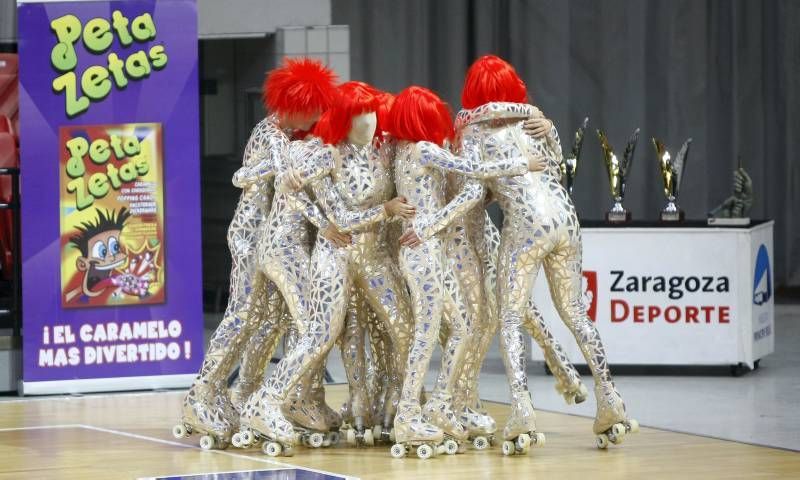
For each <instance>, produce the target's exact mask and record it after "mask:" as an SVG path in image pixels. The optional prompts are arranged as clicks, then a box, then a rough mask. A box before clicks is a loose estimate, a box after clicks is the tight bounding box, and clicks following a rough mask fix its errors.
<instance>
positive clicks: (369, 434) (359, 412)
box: [341, 389, 375, 447]
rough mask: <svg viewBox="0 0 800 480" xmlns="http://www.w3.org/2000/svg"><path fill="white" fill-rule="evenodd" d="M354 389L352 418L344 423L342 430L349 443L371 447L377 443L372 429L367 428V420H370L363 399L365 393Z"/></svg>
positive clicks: (351, 406) (351, 408)
mask: <svg viewBox="0 0 800 480" xmlns="http://www.w3.org/2000/svg"><path fill="white" fill-rule="evenodd" d="M357 390H358V389H352V393H351V397H350V402H349V404H350V414H351V416H350V418H348V422H347V423H343V424H342V429H341V432H342V434H343V435H344V440H345V442H347V444H348V445H351V446H355V447H364V446H368V447H371V446H373V445H375V438H374V437H373V431H372V429H369V428H367V427H366V426H365V425H366V422H367V421H368V420H369V417H368V415H367V411H366V410H367V409H366V407H365V404H364V401H363V400H362V399H363V397H364V394H363V393H361V392H358V391H357Z"/></svg>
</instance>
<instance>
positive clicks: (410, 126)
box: [389, 85, 453, 146]
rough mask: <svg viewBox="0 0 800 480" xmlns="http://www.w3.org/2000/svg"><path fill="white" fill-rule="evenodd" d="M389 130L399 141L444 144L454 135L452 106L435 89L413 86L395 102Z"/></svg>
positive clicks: (401, 93)
mask: <svg viewBox="0 0 800 480" xmlns="http://www.w3.org/2000/svg"><path fill="white" fill-rule="evenodd" d="M389 133H391V134H392V136H393V137H394V138H396V139H398V140H408V141H410V142H421V141H428V142H433V143H435V144H437V145H439V146H441V145H442V144H443V143H444V141H445V140H446V139H448V138H452V136H453V122H452V120H451V118H450V108H449V107H448V106H447V104H446V103H445V102H444V101H443V100H442V99H441V98H439V96H438V95H436V94H435V93H433V92H432V91H430V90H428V89H427V88H423V87H418V86H416V85H412V86H410V87H408V88H406V89H405V90H403V91H402V92H400V93H399V94H398V95H397V98H396V99H395V101H394V105H393V106H392V111H391V112H390V114H389Z"/></svg>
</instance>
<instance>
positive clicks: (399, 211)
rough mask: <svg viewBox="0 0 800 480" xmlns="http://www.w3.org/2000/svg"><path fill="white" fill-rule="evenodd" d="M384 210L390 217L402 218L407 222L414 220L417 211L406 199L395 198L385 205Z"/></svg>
mask: <svg viewBox="0 0 800 480" xmlns="http://www.w3.org/2000/svg"><path fill="white" fill-rule="evenodd" d="M383 209H384V210H385V211H386V215H387V216H389V217H401V218H405V219H406V220H409V219H412V218H414V215H416V213H417V211H416V209H415V208H414V207H413V206H411V205H410V204H409V203H408V202H407V201H406V197H394V198H393V199H391V200H389V201H388V202H386V203H384V204H383Z"/></svg>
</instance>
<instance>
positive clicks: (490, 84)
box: [461, 55, 528, 109]
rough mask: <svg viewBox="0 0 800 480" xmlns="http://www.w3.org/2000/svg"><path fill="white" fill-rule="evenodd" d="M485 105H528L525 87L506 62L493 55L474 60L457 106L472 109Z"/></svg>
mask: <svg viewBox="0 0 800 480" xmlns="http://www.w3.org/2000/svg"><path fill="white" fill-rule="evenodd" d="M489 102H514V103H527V102H528V88H527V87H526V86H525V82H523V81H522V79H521V78H519V75H517V71H516V70H514V67H513V66H511V64H510V63H508V62H506V61H505V60H503V59H502V58H500V57H497V56H494V55H484V56H482V57H481V58H479V59H477V60H475V63H473V64H472V65H471V66H470V67H469V70H467V77H466V79H465V80H464V90H463V91H462V92H461V106H462V107H464V108H468V109H469V108H475V107H480V106H481V105H483V104H485V103H489Z"/></svg>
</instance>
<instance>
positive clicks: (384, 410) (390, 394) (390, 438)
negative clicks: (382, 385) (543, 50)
mask: <svg viewBox="0 0 800 480" xmlns="http://www.w3.org/2000/svg"><path fill="white" fill-rule="evenodd" d="M399 398H400V391H399V390H398V389H396V388H387V389H386V391H385V393H384V394H383V395H381V400H380V401H376V402H375V403H376V404H378V405H379V407H377V408H376V407H373V410H374V412H375V413H374V415H373V418H374V419H383V420H382V422H381V423H376V425H375V426H374V427H372V436H373V438H374V439H375V441H376V442H380V443H392V444H393V443H394V442H395V436H394V418H395V414H396V413H397V403H398V401H399Z"/></svg>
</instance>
